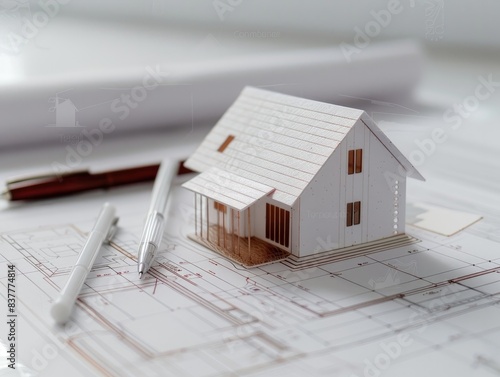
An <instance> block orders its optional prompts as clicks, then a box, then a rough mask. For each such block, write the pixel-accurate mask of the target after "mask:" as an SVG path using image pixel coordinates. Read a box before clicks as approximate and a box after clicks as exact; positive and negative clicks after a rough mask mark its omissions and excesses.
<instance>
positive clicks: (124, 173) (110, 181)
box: [2, 161, 193, 201]
mask: <svg viewBox="0 0 500 377" xmlns="http://www.w3.org/2000/svg"><path fill="white" fill-rule="evenodd" d="M159 166H160V165H159V164H155V165H148V166H140V167H135V168H128V169H122V170H114V171H107V172H102V173H91V172H89V171H75V172H69V173H65V174H60V175H56V174H52V175H38V176H31V177H25V178H18V179H12V180H9V181H7V190H6V191H5V192H3V193H2V197H3V198H4V199H6V200H10V201H14V200H36V199H45V198H53V197H58V196H64V195H70V194H75V193H78V192H82V191H88V190H95V189H103V188H110V187H115V186H123V185H128V184H131V183H139V182H147V181H153V180H154V179H155V177H156V173H157V171H158V167H159ZM188 173H193V171H192V170H190V169H188V168H186V167H185V166H184V164H183V161H181V162H179V170H178V172H177V175H182V174H188Z"/></svg>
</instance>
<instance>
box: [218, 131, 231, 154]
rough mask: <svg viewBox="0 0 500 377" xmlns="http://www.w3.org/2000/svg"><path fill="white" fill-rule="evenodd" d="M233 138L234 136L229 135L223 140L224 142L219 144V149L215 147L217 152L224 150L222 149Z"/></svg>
mask: <svg viewBox="0 0 500 377" xmlns="http://www.w3.org/2000/svg"><path fill="white" fill-rule="evenodd" d="M233 140H234V136H233V135H229V136H228V137H227V138H226V140H224V142H223V143H222V144H221V146H220V147H219V149H217V152H220V153H222V152H224V150H225V149H226V148H227V146H228V145H229V144H230V143H231V141H233Z"/></svg>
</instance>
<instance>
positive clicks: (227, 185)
mask: <svg viewBox="0 0 500 377" xmlns="http://www.w3.org/2000/svg"><path fill="white" fill-rule="evenodd" d="M182 186H183V187H185V188H187V189H188V190H191V191H193V192H195V193H198V194H201V195H204V196H206V197H208V198H210V199H213V200H216V201H218V202H219V203H222V204H224V205H227V206H229V207H231V208H234V209H236V210H238V211H242V210H244V209H246V208H248V207H249V206H251V205H252V204H254V203H255V202H256V201H257V200H259V199H260V198H262V197H263V196H265V195H268V194H270V193H271V192H273V191H274V190H275V189H274V188H273V187H271V186H267V185H264V184H262V183H259V182H255V181H252V180H251V179H248V178H244V177H241V176H239V175H237V174H234V173H231V172H228V171H225V170H222V169H219V168H217V167H212V168H210V169H208V170H206V171H204V172H203V173H201V174H199V175H198V176H196V177H194V178H193V179H191V180H189V181H187V182H186V183H184V184H183V185H182Z"/></svg>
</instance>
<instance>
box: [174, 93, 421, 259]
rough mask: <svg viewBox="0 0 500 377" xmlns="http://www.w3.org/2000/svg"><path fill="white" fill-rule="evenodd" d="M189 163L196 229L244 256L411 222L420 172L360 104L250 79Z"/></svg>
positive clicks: (313, 246)
mask: <svg viewBox="0 0 500 377" xmlns="http://www.w3.org/2000/svg"><path fill="white" fill-rule="evenodd" d="M185 165H186V166H187V167H188V168H190V169H192V170H195V171H197V172H200V174H199V175H198V176H196V177H195V178H193V179H191V180H190V181H188V182H186V183H185V184H184V187H185V188H187V189H189V190H191V191H193V192H194V194H195V200H194V206H195V234H194V235H193V237H192V238H194V239H195V240H197V241H198V242H200V243H202V244H204V245H206V246H208V247H210V248H211V249H213V250H216V251H218V252H220V253H222V254H224V255H226V256H228V257H230V258H232V259H234V260H236V261H238V262H240V263H242V264H244V265H258V264H262V263H268V262H272V261H274V260H279V259H283V258H285V257H286V256H288V255H289V254H290V253H291V254H293V255H295V256H297V257H303V256H308V255H311V254H313V253H316V252H318V245H319V243H318V240H319V239H320V240H321V239H322V240H329V242H330V244H332V245H333V246H332V249H342V248H345V247H348V246H353V245H357V244H362V243H365V242H370V241H374V240H378V239H382V238H386V237H391V236H393V235H396V234H401V233H404V231H405V191H406V177H407V176H411V177H414V178H417V179H421V180H423V177H422V176H421V175H420V173H418V171H417V170H416V169H415V168H414V167H413V166H412V165H411V163H410V162H409V161H408V160H407V159H406V158H405V157H404V156H403V155H402V154H401V152H400V151H399V150H398V149H397V148H396V147H395V146H394V145H393V144H392V143H391V141H390V140H389V139H388V138H387V136H385V134H384V133H383V132H382V131H381V130H380V129H379V128H378V127H377V125H376V124H375V123H374V122H373V120H372V119H371V118H370V117H369V116H368V115H367V114H366V113H365V112H364V111H362V110H356V109H351V108H347V107H341V106H336V105H331V104H327V103H321V102H316V101H311V100H306V99H302V98H296V97H292V96H288V95H283V94H279V93H274V92H269V91H266V90H261V89H256V88H251V87H247V88H245V89H244V90H243V92H242V93H241V94H240V96H239V97H238V99H237V100H236V101H235V102H234V103H233V105H232V106H231V107H230V108H229V109H228V110H227V111H226V113H225V114H224V115H223V116H222V118H221V119H220V120H219V122H218V123H217V124H216V125H215V127H214V128H213V129H212V130H211V132H210V133H209V134H208V135H207V137H206V138H205V140H204V141H203V142H202V143H201V145H200V146H199V147H198V149H197V150H196V152H195V153H194V154H193V155H192V156H191V157H190V158H189V159H188V160H187V162H186V163H185Z"/></svg>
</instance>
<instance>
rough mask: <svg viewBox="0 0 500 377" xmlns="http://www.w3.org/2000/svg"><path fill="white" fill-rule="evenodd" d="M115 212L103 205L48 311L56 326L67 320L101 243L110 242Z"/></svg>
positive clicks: (113, 209)
mask: <svg viewBox="0 0 500 377" xmlns="http://www.w3.org/2000/svg"><path fill="white" fill-rule="evenodd" d="M115 212H116V211H115V207H113V206H112V205H111V204H109V203H104V205H103V207H102V209H101V212H100V213H99V217H98V218H97V221H96V223H95V225H94V228H93V229H92V231H91V232H90V234H89V237H88V239H87V242H86V243H85V246H83V249H82V252H81V253H80V256H79V257H78V260H77V261H76V264H75V266H74V267H73V269H72V270H71V274H70V275H69V278H68V281H67V282H66V285H65V286H64V288H63V289H62V291H61V293H60V295H59V297H58V298H57V300H56V302H55V303H54V306H52V309H51V311H50V313H51V314H52V317H53V318H54V319H55V321H56V322H57V323H58V324H64V323H65V322H67V320H68V319H69V317H70V315H71V310H72V309H73V305H74V303H75V301H76V298H77V296H78V294H79V293H80V291H81V289H82V286H83V283H84V282H85V279H86V278H87V275H88V274H89V272H90V270H91V269H92V266H93V265H94V262H95V259H96V257H97V254H98V253H99V250H100V249H101V246H102V243H103V242H104V241H105V240H107V241H109V240H111V237H112V236H113V234H114V231H115V229H116V223H117V222H118V218H117V217H115Z"/></svg>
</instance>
